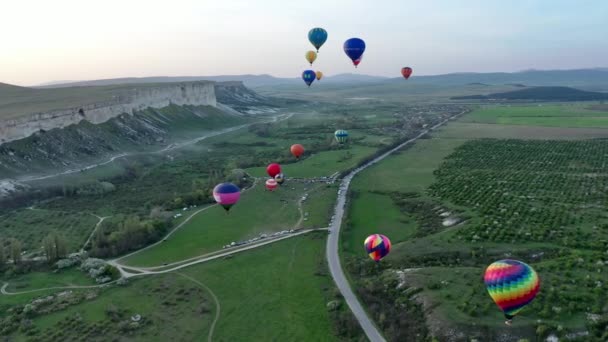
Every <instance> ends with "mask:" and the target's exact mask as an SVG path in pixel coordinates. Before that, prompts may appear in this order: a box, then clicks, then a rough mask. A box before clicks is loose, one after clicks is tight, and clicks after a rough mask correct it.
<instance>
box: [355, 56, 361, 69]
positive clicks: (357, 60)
mask: <svg viewBox="0 0 608 342" xmlns="http://www.w3.org/2000/svg"><path fill="white" fill-rule="evenodd" d="M362 59H363V56H361V57H359V58H357V59H355V60H354V61H353V64H354V65H355V67H357V65H359V63H361V60H362Z"/></svg>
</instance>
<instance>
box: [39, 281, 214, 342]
mask: <svg viewBox="0 0 608 342" xmlns="http://www.w3.org/2000/svg"><path fill="white" fill-rule="evenodd" d="M202 306H204V307H205V308H207V309H206V310H204V312H202V310H201V307H202ZM110 308H115V309H117V310H118V311H119V312H120V314H118V315H116V316H118V317H117V318H116V319H115V321H113V320H112V318H111V317H110V315H109V314H108V313H107V312H108V310H109V309H110ZM135 314H140V315H141V316H142V323H144V325H143V326H141V327H139V328H138V329H137V330H133V331H131V332H128V333H127V331H128V330H127V331H121V330H120V329H119V323H120V322H121V321H125V322H130V321H131V320H130V317H131V316H132V315H135ZM214 316H215V305H214V303H213V300H212V299H211V298H210V297H209V294H208V293H207V292H206V291H204V290H203V289H201V288H200V287H198V286H197V285H196V284H193V283H192V282H190V281H188V280H186V279H184V278H181V277H177V276H175V275H162V276H156V277H151V278H146V279H142V280H138V281H134V282H133V283H131V284H129V285H127V286H126V287H113V288H110V289H108V290H105V291H103V292H102V295H100V296H97V297H96V298H94V299H92V300H88V301H85V302H83V303H80V304H77V305H75V306H70V307H68V308H67V309H64V310H62V311H58V312H54V313H51V314H47V315H43V316H41V317H38V318H36V319H34V320H33V322H34V325H35V326H36V327H37V328H38V330H39V331H41V332H42V334H43V335H45V336H51V337H52V336H53V335H60V334H61V335H60V336H59V338H60V339H64V338H65V339H68V338H67V336H71V337H72V338H85V336H87V334H89V336H87V337H89V338H93V337H95V336H97V337H98V338H99V337H101V336H103V338H104V339H105V340H108V339H111V338H119V336H124V335H125V334H126V335H130V337H131V338H133V339H135V340H142V341H143V340H145V341H167V340H172V339H178V340H194V339H197V338H199V337H202V336H206V333H207V331H208V330H209V327H210V325H211V322H212V320H213V317H214ZM74 317H77V323H71V322H70V321H69V320H70V319H71V318H74ZM64 322H70V324H69V325H68V326H69V327H70V329H65V325H63V324H65V323H64ZM93 327H99V329H100V330H102V331H99V332H97V331H95V328H93Z"/></svg>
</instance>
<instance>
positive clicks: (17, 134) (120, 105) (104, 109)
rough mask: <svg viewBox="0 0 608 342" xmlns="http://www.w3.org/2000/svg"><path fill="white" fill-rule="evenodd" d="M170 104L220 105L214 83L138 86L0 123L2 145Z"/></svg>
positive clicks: (0, 142) (0, 141)
mask: <svg viewBox="0 0 608 342" xmlns="http://www.w3.org/2000/svg"><path fill="white" fill-rule="evenodd" d="M171 104H175V105H193V106H201V105H205V106H213V107H216V106H217V102H216V97H215V86H214V83H213V82H205V81H201V82H187V83H177V84H159V85H158V86H150V85H142V86H138V85H135V86H134V87H133V88H132V89H130V90H129V91H128V92H126V93H124V94H120V95H118V96H116V97H115V100H114V101H111V102H107V103H91V104H89V105H86V106H82V107H78V108H69V109H63V110H55V111H48V112H44V113H36V114H32V115H30V116H26V117H23V118H19V119H15V120H6V121H3V122H0V145H1V144H3V143H6V142H9V141H13V140H18V139H23V138H26V137H29V136H30V135H32V134H34V133H36V132H45V131H48V130H51V129H53V128H63V127H66V126H70V125H73V124H77V123H79V122H80V121H82V120H86V121H89V122H91V123H93V124H99V123H103V122H106V121H108V120H110V119H112V118H114V117H117V116H119V115H121V114H125V113H127V114H131V115H132V114H133V113H134V112H136V111H141V110H143V109H146V108H164V107H167V106H169V105H171Z"/></svg>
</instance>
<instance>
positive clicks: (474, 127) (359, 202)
mask: <svg viewBox="0 0 608 342" xmlns="http://www.w3.org/2000/svg"><path fill="white" fill-rule="evenodd" d="M556 108H560V110H561V109H563V108H561V107H554V108H550V109H547V110H546V111H545V112H541V111H535V108H532V109H531V108H519V109H518V110H516V111H514V113H515V114H514V116H513V117H508V119H513V118H524V119H529V118H527V117H526V115H527V114H529V113H530V112H532V113H534V114H537V115H540V114H543V113H544V114H549V113H552V112H553V110H555V109H556ZM574 108H577V110H580V111H582V112H581V113H586V111H585V110H583V109H581V108H579V107H574ZM503 109H504V107H500V108H499V109H484V110H483V112H482V113H483V115H490V114H492V115H494V119H495V121H494V122H495V123H500V122H501V121H500V120H501V117H500V116H499V115H498V114H497V113H502V110H503ZM565 113H566V114H567V113H569V112H567V111H566V112H565ZM479 115H480V114H479V112H474V113H472V114H470V116H465V117H463V118H462V120H459V121H458V122H452V123H450V124H449V125H447V126H446V127H443V128H441V129H440V130H438V131H437V132H435V133H434V134H433V135H432V137H431V139H427V140H420V141H418V142H416V145H415V146H413V147H411V148H410V149H408V150H405V151H403V152H400V153H399V154H397V155H395V156H391V157H388V158H386V159H385V160H384V161H382V162H381V163H379V164H378V165H375V166H373V167H370V168H369V169H367V170H365V171H363V172H362V173H361V174H359V175H358V176H357V177H355V179H354V180H353V184H352V190H354V193H355V195H354V197H353V199H352V200H351V203H350V206H349V211H348V221H347V222H348V224H347V228H346V230H345V231H344V233H343V234H344V235H343V239H342V246H341V247H342V250H343V251H344V252H345V253H344V260H345V262H346V264H347V265H348V268H349V272H350V273H351V277H352V278H353V279H355V282H356V283H357V284H359V288H360V289H361V287H363V286H366V287H367V288H370V287H371V285H369V284H373V283H374V278H377V277H379V276H380V273H381V274H382V279H383V281H384V282H387V280H386V279H388V278H394V276H392V275H391V274H390V273H389V271H384V272H382V269H380V270H374V271H371V274H373V277H371V278H368V277H370V276H368V277H366V273H368V274H369V272H370V270H371V269H370V268H369V263H370V261H369V260H367V256H366V255H365V253H364V252H363V248H362V246H361V243H362V242H361V241H362V239H364V238H365V236H366V235H367V234H370V233H383V234H386V235H387V236H389V238H391V240H392V241H393V251H392V252H391V254H390V255H389V256H388V257H387V258H386V259H384V260H383V262H382V263H383V265H384V268H392V269H393V270H394V269H411V270H409V271H408V272H407V273H406V276H405V278H404V279H402V280H400V281H402V282H403V285H402V286H404V289H409V290H408V291H405V292H404V293H403V294H401V295H398V296H397V297H394V296H395V294H394V293H393V292H390V291H386V292H383V293H382V294H378V293H375V296H380V297H384V298H387V300H389V301H398V300H405V299H406V298H408V296H409V294H408V293H410V292H412V291H413V292H414V293H417V292H420V293H421V295H422V298H425V299H424V301H423V302H424V304H423V306H424V310H425V312H426V315H425V316H426V318H427V324H430V326H431V327H432V326H435V328H437V329H438V330H436V332H438V334H439V335H438V336H443V335H441V334H442V333H445V331H446V330H449V329H457V330H459V331H463V332H464V333H465V334H466V335H467V336H470V337H478V338H481V339H482V340H485V339H486V338H490V339H493V338H497V336H499V335H500V334H501V333H508V334H510V335H511V336H512V337H513V338H515V340H517V338H523V337H527V338H530V337H534V335H535V331H536V329H541V330H543V331H545V332H543V333H542V334H543V336H546V334H547V332H549V331H552V332H555V333H556V334H558V336H563V334H565V332H566V331H570V332H572V331H580V330H581V329H589V327H590V325H589V324H590V323H589V322H588V320H586V319H585V315H586V314H587V313H591V314H600V315H601V313H602V312H603V311H602V310H603V309H602V307H603V306H602V304H598V303H605V298H606V291H605V290H604V287H603V286H599V285H597V284H604V283H606V282H607V281H608V279H607V278H606V276H605V275H604V274H603V272H601V269H602V268H601V267H600V266H598V265H599V263H597V260H603V257H602V256H601V253H603V251H605V241H608V233H607V232H606V228H605V227H607V226H608V216H607V215H605V214H604V212H603V210H602V209H601V208H602V207H603V205H604V204H605V203H606V201H607V200H608V198H606V196H605V195H604V192H603V191H600V190H599V189H603V188H604V187H605V183H606V179H608V176H607V175H606V173H605V170H604V168H603V165H605V156H606V155H608V152H606V149H608V144H606V143H605V142H604V141H603V140H576V139H581V138H592V137H601V136H602V132H601V129H597V130H590V129H580V128H545V127H542V128H539V127H524V126H514V125H511V126H507V125H500V124H484V123H475V122H474V121H476V120H477V118H478V117H479ZM595 115H596V116H597V115H598V114H597V113H595ZM581 116H582V120H584V119H587V118H588V117H592V116H587V117H585V116H584V115H582V114H581ZM549 119H555V120H559V119H561V118H559V117H554V118H549ZM496 137H499V138H503V139H502V140H498V139H488V138H496ZM479 138H482V139H479ZM505 138H506V139H508V140H505ZM477 139H479V140H477ZM515 139H526V140H515ZM530 139H534V140H530ZM548 139H559V140H548ZM370 191H374V193H372V192H370ZM376 191H377V192H379V193H376ZM445 212H447V213H448V214H446V217H447V216H450V217H457V218H460V219H464V223H461V224H459V225H456V226H453V227H449V228H448V227H444V226H443V225H442V224H441V222H442V220H443V218H442V217H440V215H439V214H440V213H445ZM359 246H361V247H359ZM505 257H510V258H515V259H520V260H525V261H527V262H528V263H530V264H531V265H533V267H535V269H536V270H537V272H539V275H540V277H541V279H542V280H543V290H542V291H541V294H539V296H538V297H537V299H536V300H535V301H534V302H533V303H532V304H531V305H529V306H528V307H527V308H526V309H525V310H524V311H522V313H521V314H520V315H519V316H518V317H517V318H516V322H517V323H516V324H517V325H516V327H517V328H516V329H514V327H511V328H510V329H508V330H505V329H504V324H503V319H502V314H501V312H500V311H499V310H497V309H496V306H495V305H494V304H493V303H492V301H491V299H490V298H489V296H487V294H486V291H485V289H484V286H483V282H482V281H480V280H479V279H480V278H481V276H482V275H483V270H484V269H485V267H486V266H487V265H488V264H489V263H491V262H492V261H494V260H497V259H500V258H505ZM366 265H367V266H366ZM560 265H561V266H560ZM365 270H367V271H365ZM360 295H361V296H363V298H364V300H366V301H367V302H368V305H369V304H370V303H373V301H370V299H369V298H370V297H369V295H368V294H367V295H366V294H365V291H363V292H361V291H360ZM372 312H374V313H375V315H374V317H375V318H376V320H378V319H380V318H379V317H380V316H378V314H377V313H376V312H375V311H374V310H372ZM539 320H541V321H540V322H542V323H539ZM558 325H561V326H562V329H563V330H562V331H560V332H558V331H557V327H558ZM539 326H540V327H541V328H539ZM488 327H489V328H490V329H491V330H490V331H488ZM389 328H394V327H391V326H388V327H386V326H385V327H384V329H389ZM594 329H595V328H594ZM442 331H443V332H442ZM438 338H439V340H441V338H440V337H438Z"/></svg>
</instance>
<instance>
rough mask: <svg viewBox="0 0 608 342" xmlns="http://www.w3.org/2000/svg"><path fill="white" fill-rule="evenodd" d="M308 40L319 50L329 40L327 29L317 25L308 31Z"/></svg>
mask: <svg viewBox="0 0 608 342" xmlns="http://www.w3.org/2000/svg"><path fill="white" fill-rule="evenodd" d="M308 40H309V41H310V43H311V44H312V45H313V46H314V47H315V48H316V49H317V52H319V49H320V48H321V46H322V45H323V44H324V43H325V41H327V31H325V30H324V29H322V28H320V27H315V28H313V29H312V30H310V31H308Z"/></svg>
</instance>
